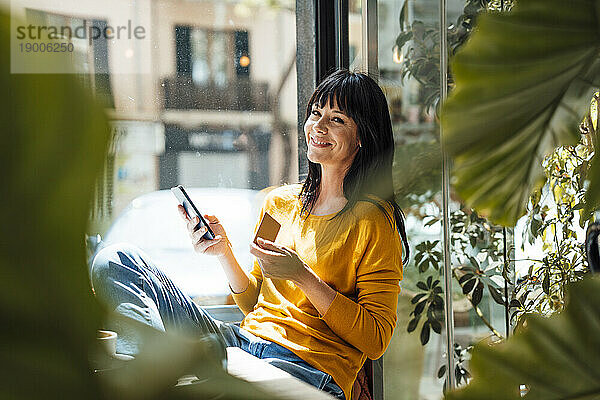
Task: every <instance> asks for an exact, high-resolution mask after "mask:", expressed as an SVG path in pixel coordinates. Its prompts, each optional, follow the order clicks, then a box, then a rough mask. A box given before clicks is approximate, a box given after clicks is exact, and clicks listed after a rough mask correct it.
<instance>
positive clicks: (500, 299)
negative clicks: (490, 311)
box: [488, 285, 504, 306]
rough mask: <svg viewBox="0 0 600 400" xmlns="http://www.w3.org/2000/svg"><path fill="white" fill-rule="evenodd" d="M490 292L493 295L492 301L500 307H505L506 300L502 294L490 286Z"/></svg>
mask: <svg viewBox="0 0 600 400" xmlns="http://www.w3.org/2000/svg"><path fill="white" fill-rule="evenodd" d="M488 290H489V291H490V294H491V295H492V299H494V301H495V302H496V303H498V304H500V305H502V306H503V305H504V298H503V297H502V295H501V294H500V292H499V291H498V290H497V289H496V288H495V287H493V286H489V285H488Z"/></svg>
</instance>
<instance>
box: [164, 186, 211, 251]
mask: <svg viewBox="0 0 600 400" xmlns="http://www.w3.org/2000/svg"><path fill="white" fill-rule="evenodd" d="M171 192H173V194H174V195H175V197H176V198H177V201H179V204H181V205H182V206H183V208H184V209H185V212H186V213H187V215H188V217H190V219H193V218H194V217H198V219H199V220H200V221H199V222H198V225H196V226H195V227H194V232H195V231H197V230H198V229H200V228H201V227H202V226H206V233H205V234H204V235H203V236H202V238H203V239H208V240H212V239H214V238H215V233H214V232H213V231H212V229H210V226H209V225H208V223H206V220H205V219H204V218H203V217H202V214H200V211H198V209H197V208H196V205H195V204H194V203H193V202H192V199H190V196H188V194H187V192H186V191H185V189H184V188H183V186H181V185H178V186H175V187H172V188H171Z"/></svg>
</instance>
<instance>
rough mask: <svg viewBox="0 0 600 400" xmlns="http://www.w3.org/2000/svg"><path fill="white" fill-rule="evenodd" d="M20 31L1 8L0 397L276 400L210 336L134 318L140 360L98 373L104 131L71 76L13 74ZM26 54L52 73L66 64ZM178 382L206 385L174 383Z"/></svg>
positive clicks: (103, 313)
mask: <svg viewBox="0 0 600 400" xmlns="http://www.w3.org/2000/svg"><path fill="white" fill-rule="evenodd" d="M16 25H18V22H17V21H10V20H9V17H8V16H7V14H6V13H3V12H2V10H1V9H0V52H1V53H2V54H4V55H5V57H3V58H2V59H1V60H0V87H2V88H3V89H4V90H5V91H4V92H3V93H4V95H3V96H2V97H0V120H1V121H2V127H1V140H2V145H0V188H2V195H1V196H0V221H1V223H0V315H2V328H1V329H0V341H1V342H2V346H0V365H1V367H0V398H2V399H41V398H60V399H108V398H111V399H112V398H120V399H142V398H143V399H186V398H196V399H209V398H217V397H218V398H224V399H227V398H235V399H242V398H256V399H269V398H273V397H272V396H269V395H267V394H265V393H263V392H262V391H260V390H258V389H257V388H255V387H254V386H253V385H251V384H249V383H247V382H244V381H241V380H239V379H236V378H233V377H231V376H229V375H228V374H227V373H226V372H225V371H224V369H223V368H222V363H220V360H222V355H223V351H224V349H223V348H222V346H221V348H219V347H218V346H215V343H216V342H215V341H214V340H211V339H210V338H209V337H208V338H200V339H198V340H195V341H190V340H189V339H183V338H178V337H175V336H174V335H170V334H165V333H162V332H158V331H155V330H152V329H150V328H147V327H145V326H143V325H142V326H136V324H135V322H134V321H130V322H129V323H130V324H132V326H133V327H134V328H133V329H136V331H138V332H139V334H140V338H141V340H142V343H143V346H142V347H141V352H140V354H138V356H137V357H136V359H135V360H134V361H130V362H127V363H123V364H122V365H120V366H117V367H115V368H117V369H114V368H113V369H112V370H113V371H114V373H111V372H110V370H109V371H105V372H102V373H94V372H93V367H94V365H92V360H94V358H95V356H97V354H98V352H97V351H94V349H97V347H98V346H97V345H96V344H95V340H96V339H95V337H96V330H97V329H98V328H100V327H102V326H103V324H104V321H105V320H106V318H107V316H108V312H107V310H104V309H103V308H102V307H101V306H100V305H99V303H98V302H97V301H96V299H95V297H94V296H93V295H92V292H91V289H90V284H89V277H88V268H87V264H86V252H85V245H84V232H85V231H86V225H87V221H88V215H89V212H90V204H91V200H92V196H93V193H94V183H95V180H96V178H97V176H98V173H99V172H100V171H101V170H102V165H103V160H104V154H105V151H106V149H107V144H108V138H109V130H108V123H107V120H106V118H105V117H104V110H103V109H102V107H100V106H98V105H97V103H96V102H95V101H94V99H93V98H92V95H91V93H89V92H87V91H86V90H84V89H83V88H82V87H81V86H80V84H79V82H80V81H79V80H78V79H77V77H76V76H75V75H72V74H11V73H10V70H9V62H10V58H9V57H8V55H9V31H8V30H9V28H10V27H11V26H16ZM29 56H30V62H32V63H38V66H40V65H42V66H43V65H45V64H43V63H48V67H49V68H50V67H51V65H52V64H53V63H59V62H62V61H61V60H60V59H59V58H53V57H52V55H49V54H30V55H29ZM39 63H42V64H39ZM54 65H56V64H54ZM63 70H64V68H63ZM182 374H195V375H197V376H199V377H200V378H201V380H200V381H199V382H201V383H198V384H193V385H186V386H184V387H175V383H176V382H177V378H178V377H180V376H181V375H182Z"/></svg>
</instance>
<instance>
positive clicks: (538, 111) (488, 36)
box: [442, 0, 600, 226]
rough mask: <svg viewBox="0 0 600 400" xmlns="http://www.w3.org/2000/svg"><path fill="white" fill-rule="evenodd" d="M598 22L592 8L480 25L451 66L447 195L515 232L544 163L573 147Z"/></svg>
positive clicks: (569, 6)
mask: <svg viewBox="0 0 600 400" xmlns="http://www.w3.org/2000/svg"><path fill="white" fill-rule="evenodd" d="M597 13H598V11H597V1H594V0H571V1H564V0H528V1H522V2H517V4H516V6H515V7H514V9H513V11H512V12H510V13H506V14H497V13H488V14H485V15H482V16H481V17H479V20H478V29H477V31H476V32H475V33H474V34H473V35H472V36H471V39H470V40H469V42H467V44H466V45H465V46H464V47H463V48H462V49H461V50H460V51H459V52H458V53H457V54H456V57H455V58H454V60H453V62H452V71H453V73H454V75H455V81H456V88H455V90H454V91H453V92H452V93H451V96H450V98H449V99H448V101H447V102H446V104H445V106H444V109H443V112H442V124H443V128H444V129H443V140H444V143H445V145H446V148H447V149H448V151H449V152H450V154H451V155H452V157H453V159H454V172H453V173H454V180H455V181H454V185H455V188H456V189H457V191H458V193H459V194H460V196H461V197H462V198H463V199H464V200H465V202H466V203H467V205H468V206H469V207H472V208H474V209H476V210H477V211H478V212H479V213H480V214H481V215H485V216H487V217H488V218H489V219H490V220H491V221H492V222H494V223H498V224H502V225H505V226H513V225H514V224H515V223H516V221H517V219H518V218H519V217H520V216H522V215H523V214H524V213H525V211H526V205H527V199H528V196H529V194H530V193H531V192H532V191H533V190H534V189H535V188H539V186H540V185H541V183H542V182H543V180H544V179H543V174H542V169H541V166H540V165H541V161H542V158H543V156H544V155H545V154H547V153H549V152H550V151H551V150H552V149H554V148H555V147H556V146H558V145H560V144H565V143H575V142H576V140H577V138H578V124H579V123H580V122H581V121H582V119H583V116H584V115H585V113H586V112H587V110H588V107H589V103H590V99H591V97H592V94H593V92H594V89H593V87H594V86H598V83H599V81H600V62H599V59H598V50H599V48H600V47H599V46H600V40H599V39H600V38H599V34H598V17H597ZM596 164H600V163H596ZM595 168H600V165H598V166H596V167H595ZM591 175H593V173H592V174H591ZM596 176H598V175H596Z"/></svg>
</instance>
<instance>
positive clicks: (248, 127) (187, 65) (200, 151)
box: [13, 0, 298, 304]
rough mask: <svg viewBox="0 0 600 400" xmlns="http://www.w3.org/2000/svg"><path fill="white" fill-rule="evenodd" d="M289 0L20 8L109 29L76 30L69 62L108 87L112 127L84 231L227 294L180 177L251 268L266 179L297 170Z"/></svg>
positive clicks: (39, 1)
mask: <svg viewBox="0 0 600 400" xmlns="http://www.w3.org/2000/svg"><path fill="white" fill-rule="evenodd" d="M287 4H288V3H286V4H284V5H283V6H282V4H272V3H271V2H245V1H227V2H223V1H216V0H215V1H180V0H152V1H150V0H142V1H136V2H123V1H119V0H110V1H108V2H104V3H102V4H101V5H100V4H99V3H98V2H97V1H92V0H82V1H80V2H78V3H77V7H76V8H75V9H74V8H73V6H72V4H67V3H65V4H62V3H56V2H52V1H49V0H24V1H22V2H19V4H18V5H14V7H13V8H14V10H13V12H14V13H15V14H16V15H18V14H22V16H23V17H24V18H25V17H26V18H29V19H34V18H35V19H36V20H37V21H38V23H37V25H39V26H47V27H49V26H56V27H60V26H69V27H72V28H75V27H77V26H82V28H81V29H82V32H84V31H85V32H91V31H90V28H92V27H95V28H98V30H99V31H101V32H104V30H105V28H108V33H109V35H108V36H109V38H108V39H107V38H105V37H100V38H90V37H86V38H79V37H76V36H73V37H72V38H70V40H71V42H72V43H73V45H74V46H73V47H74V50H75V51H74V52H73V56H72V57H73V64H74V65H75V67H76V69H77V71H78V72H79V73H80V74H81V75H82V79H85V81H86V84H87V85H89V86H91V87H93V88H94V89H95V92H96V93H97V95H98V96H104V97H105V98H106V100H107V101H106V102H105V103H106V104H107V108H108V110H107V111H108V114H109V116H110V118H111V125H112V130H111V132H112V136H113V146H112V147H111V150H110V153H109V155H108V159H107V163H106V169H105V173H104V176H103V178H102V179H101V181H100V182H99V185H98V190H97V196H96V201H95V202H94V205H93V207H92V212H91V224H90V232H89V235H90V237H92V238H97V235H101V236H102V242H101V243H100V244H99V245H98V246H99V247H101V246H103V245H106V244H108V243H110V242H114V241H127V242H131V243H133V244H137V245H138V246H140V247H142V248H143V249H144V250H145V251H146V252H148V253H149V255H150V256H151V258H153V259H154V260H155V262H156V263H157V265H160V267H161V268H162V269H163V270H164V271H165V272H166V273H167V275H169V276H170V277H171V278H172V279H173V280H174V281H175V283H177V284H178V285H179V286H181V287H182V288H184V291H185V292H186V293H187V294H189V295H190V296H192V297H193V298H195V299H196V300H197V301H198V302H199V303H202V304H215V303H226V302H230V301H231V300H230V299H228V293H229V288H228V286H227V281H226V278H225V276H224V274H223V272H222V271H221V269H220V267H219V266H218V262H217V260H216V259H213V258H211V257H206V258H203V257H201V256H199V255H197V254H195V253H194V252H193V249H192V247H191V244H190V240H189V238H188V237H187V232H186V230H185V226H184V225H183V224H182V222H181V221H180V219H179V216H178V215H177V213H176V202H175V199H174V197H173V196H172V194H171V193H170V191H169V190H168V189H170V188H171V187H172V186H175V185H178V184H181V185H184V186H185V187H186V188H188V189H190V190H189V191H190V193H191V194H192V197H193V198H194V200H195V201H196V203H197V205H198V206H199V207H200V208H201V210H202V212H204V213H209V214H215V215H217V216H218V217H219V218H221V220H222V221H223V223H224V225H225V227H226V229H227V230H228V234H229V235H230V239H231V241H232V242H234V247H235V252H236V255H237V257H238V259H239V261H240V263H241V264H242V265H243V267H244V268H247V269H249V268H250V267H251V261H252V259H251V257H250V255H249V249H248V243H249V242H250V234H251V231H252V229H253V228H254V224H255V222H256V221H255V218H256V214H257V210H258V208H259V206H260V204H261V201H262V196H263V194H262V192H261V191H262V190H263V189H265V188H268V187H270V186H273V185H280V184H282V183H289V182H297V181H298V166H297V165H298V162H297V159H298V156H297V150H296V149H297V147H298V146H297V142H298V139H297V93H296V69H295V57H296V30H295V26H296V24H295V21H296V17H295V9H294V7H293V2H292V3H290V4H291V5H287ZM111 27H112V28H111ZM121 27H122V28H123V29H121V30H119V29H120V28H121ZM133 32H138V33H140V34H139V35H138V36H136V35H133V34H132V33H133ZM113 33H120V34H121V35H120V36H119V37H116V35H113ZM108 100H110V101H108ZM95 241H97V239H94V240H90V244H91V245H92V246H93V245H94V242H95Z"/></svg>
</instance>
